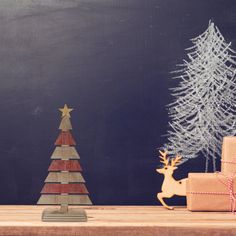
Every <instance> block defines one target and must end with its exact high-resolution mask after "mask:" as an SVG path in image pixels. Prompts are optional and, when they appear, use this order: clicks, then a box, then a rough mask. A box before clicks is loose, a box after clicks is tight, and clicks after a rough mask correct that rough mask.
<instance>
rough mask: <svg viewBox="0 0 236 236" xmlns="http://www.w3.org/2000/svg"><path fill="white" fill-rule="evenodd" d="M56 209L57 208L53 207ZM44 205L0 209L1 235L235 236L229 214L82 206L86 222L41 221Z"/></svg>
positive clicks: (231, 216) (161, 208) (234, 220)
mask: <svg viewBox="0 0 236 236" xmlns="http://www.w3.org/2000/svg"><path fill="white" fill-rule="evenodd" d="M52 207H53V208H55V209H57V208H58V207H57V206H52ZM45 208H48V207H45V206H3V205H2V206H0V235H11V236H16V235H17V236H23V235H24V236H25V235H26V236H36V235H37V236H50V235H53V236H71V235H77V236H87V235H89V236H153V235H161V236H173V235H176V236H181V235H184V236H194V235H196V236H206V235H217V236H223V235H225V236H234V235H236V224H235V222H236V216H235V215H234V214H231V213H229V212H204V213H201V212H194V213H192V212H189V211H187V210H186V208H183V207H182V208H176V209H175V210H174V211H168V210H165V209H164V208H163V207H159V206H84V207H78V206H74V208H84V209H86V212H87V215H88V222H81V223H70V222H67V223H61V222H42V221H41V214H42V211H43V210H44V209H45Z"/></svg>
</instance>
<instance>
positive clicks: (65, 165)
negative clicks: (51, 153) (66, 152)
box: [48, 160, 82, 171]
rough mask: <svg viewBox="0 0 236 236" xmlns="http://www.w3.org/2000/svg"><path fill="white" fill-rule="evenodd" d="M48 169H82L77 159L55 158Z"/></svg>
mask: <svg viewBox="0 0 236 236" xmlns="http://www.w3.org/2000/svg"><path fill="white" fill-rule="evenodd" d="M48 171H82V168H81V166H80V164H79V162H78V161H77V160H68V161H65V160H53V161H52V163H51V165H50V166H49V168H48Z"/></svg>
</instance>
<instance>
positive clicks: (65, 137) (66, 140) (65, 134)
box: [55, 131, 76, 146]
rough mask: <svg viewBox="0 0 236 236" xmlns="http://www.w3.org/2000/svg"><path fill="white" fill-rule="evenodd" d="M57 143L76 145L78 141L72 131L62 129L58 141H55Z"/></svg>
mask: <svg viewBox="0 0 236 236" xmlns="http://www.w3.org/2000/svg"><path fill="white" fill-rule="evenodd" d="M55 145H59V146H60V145H72V146H75V145H76V143H75V140H74V138H73V136H72V134H71V133H70V131H62V132H61V133H60V134H59V136H58V138H57V140H56V142H55Z"/></svg>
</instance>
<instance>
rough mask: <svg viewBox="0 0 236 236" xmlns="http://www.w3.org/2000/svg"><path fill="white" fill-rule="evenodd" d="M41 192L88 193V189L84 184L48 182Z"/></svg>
mask: <svg viewBox="0 0 236 236" xmlns="http://www.w3.org/2000/svg"><path fill="white" fill-rule="evenodd" d="M41 193H49V194H50V193H72V194H75V193H79V194H88V190H87V188H86V186H85V185H84V184H51V183H50V184H48V183H46V184H45V185H44V187H43V189H42V191H41Z"/></svg>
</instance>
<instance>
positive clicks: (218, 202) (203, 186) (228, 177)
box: [187, 137, 236, 212]
mask: <svg viewBox="0 0 236 236" xmlns="http://www.w3.org/2000/svg"><path fill="white" fill-rule="evenodd" d="M235 207H236V137H224V139H223V147H222V159H221V172H216V173H189V175H188V180H187V208H188V210H190V211H232V212H234V211H235V210H236V208H235Z"/></svg>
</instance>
